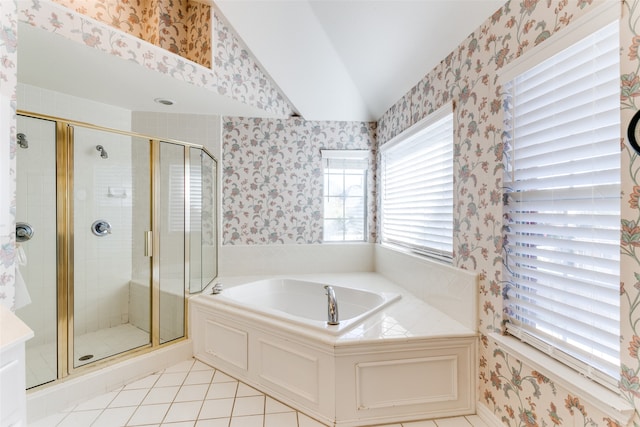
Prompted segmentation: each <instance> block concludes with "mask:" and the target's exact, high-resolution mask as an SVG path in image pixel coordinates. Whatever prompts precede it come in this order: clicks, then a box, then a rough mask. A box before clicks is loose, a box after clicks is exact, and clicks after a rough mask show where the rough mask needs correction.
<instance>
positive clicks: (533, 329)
mask: <svg viewBox="0 0 640 427" xmlns="http://www.w3.org/2000/svg"><path fill="white" fill-rule="evenodd" d="M619 55H620V54H619V37H618V24H617V22H616V23H614V24H610V25H608V26H606V27H605V28H603V29H601V30H599V31H597V32H595V33H593V34H592V35H591V36H589V37H587V38H586V39H583V40H582V41H580V42H578V43H576V44H574V45H572V46H571V47H569V48H568V49H566V50H564V51H562V52H560V53H559V54H557V55H555V56H553V57H552V58H550V59H548V60H547V61H545V62H543V63H540V64H539V65H537V66H535V67H534V68H532V69H530V70H529V71H527V72H525V73H523V74H521V75H519V76H518V77H516V78H515V79H514V80H512V81H511V82H510V83H509V84H507V85H506V89H507V96H506V99H505V103H504V105H505V110H506V111H505V115H506V121H505V126H506V129H505V130H506V134H507V135H509V136H510V139H509V142H508V147H507V150H506V152H505V154H506V156H507V160H506V162H505V166H506V179H505V186H506V187H507V188H508V190H507V205H506V207H505V210H506V211H505V214H506V217H507V218H508V224H507V225H508V227H507V231H506V241H507V245H506V250H507V256H506V260H507V270H508V272H507V280H508V281H509V284H508V286H507V287H506V292H505V304H506V308H507V317H508V321H509V322H508V324H507V330H508V331H509V332H511V333H512V334H514V335H516V336H518V337H520V338H522V339H523V340H525V341H528V342H529V343H531V344H533V345H536V346H538V347H539V348H541V349H543V350H545V351H546V352H548V353H551V354H553V355H554V356H555V357H556V358H558V359H560V360H562V361H564V362H565V363H567V364H569V365H571V366H573V367H574V368H576V369H579V370H580V371H582V372H583V373H584V374H586V375H588V376H589V377H592V378H595V379H597V380H599V381H601V382H603V383H605V384H608V385H611V386H613V387H615V384H616V382H617V380H618V377H619V351H620V326H619V325H620V311H619V303H620V279H619V276H620V272H619V260H620V254H619V245H620V231H619V228H620V111H619V110H620V106H619V102H620V101H619V100H620V90H619V79H620V71H619Z"/></svg>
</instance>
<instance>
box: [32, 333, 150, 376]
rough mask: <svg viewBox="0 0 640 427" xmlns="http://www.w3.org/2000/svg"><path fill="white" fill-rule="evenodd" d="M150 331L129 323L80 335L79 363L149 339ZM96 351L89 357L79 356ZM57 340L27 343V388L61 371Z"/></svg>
mask: <svg viewBox="0 0 640 427" xmlns="http://www.w3.org/2000/svg"><path fill="white" fill-rule="evenodd" d="M149 340H150V337H149V333H148V332H145V331H143V330H142V329H139V328H137V327H135V326H133V325H131V324H129V323H126V324H123V325H118V326H114V327H113V328H106V329H100V330H98V331H95V332H89V333H87V334H84V335H78V336H77V337H76V339H75V343H74V361H75V367H80V366H83V365H86V364H88V363H91V362H95V361H96V360H100V359H104V358H105V357H109V356H112V355H114V354H118V353H122V352H124V351H127V350H130V349H132V348H136V347H141V346H143V345H146V344H148V343H149ZM85 355H92V356H93V357H91V358H90V359H88V360H79V359H80V357H82V356H85ZM55 358H56V342H55V341H52V342H48V343H44V344H38V345H29V342H27V345H26V360H27V369H26V380H27V388H30V387H34V386H36V385H39V384H44V383H46V382H49V381H53V380H54V379H55V378H56V373H57V361H56V359H55Z"/></svg>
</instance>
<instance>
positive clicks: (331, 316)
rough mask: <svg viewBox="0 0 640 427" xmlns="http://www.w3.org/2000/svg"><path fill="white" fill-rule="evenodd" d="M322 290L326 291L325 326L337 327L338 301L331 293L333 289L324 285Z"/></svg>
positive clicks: (333, 293)
mask: <svg viewBox="0 0 640 427" xmlns="http://www.w3.org/2000/svg"><path fill="white" fill-rule="evenodd" d="M324 288H325V289H326V290H327V324H328V325H337V324H339V323H340V320H338V300H337V299H336V294H335V292H334V291H333V287H331V286H329V285H325V287H324Z"/></svg>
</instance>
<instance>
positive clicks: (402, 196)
mask: <svg viewBox="0 0 640 427" xmlns="http://www.w3.org/2000/svg"><path fill="white" fill-rule="evenodd" d="M381 174H382V176H381V188H380V190H381V233H382V243H383V244H390V245H394V246H400V247H402V248H405V249H409V250H411V251H413V252H417V253H420V254H423V255H427V256H430V257H434V258H437V259H440V260H444V261H448V262H451V258H452V253H453V113H452V111H451V106H447V107H446V108H443V109H441V110H438V111H437V112H435V113H433V114H431V115H430V116H429V117H427V118H426V119H425V120H424V121H422V122H420V123H418V124H416V125H414V126H413V127H412V128H410V129H408V130H407V131H405V132H403V133H402V134H400V135H399V136H398V137H396V138H394V139H393V140H391V141H390V142H388V143H387V144H385V145H384V146H383V147H382V168H381Z"/></svg>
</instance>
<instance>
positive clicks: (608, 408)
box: [489, 333, 634, 426]
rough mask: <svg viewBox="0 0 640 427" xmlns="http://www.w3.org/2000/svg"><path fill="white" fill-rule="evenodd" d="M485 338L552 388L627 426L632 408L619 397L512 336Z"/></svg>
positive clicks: (497, 335) (492, 335)
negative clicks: (575, 397) (572, 396)
mask: <svg viewBox="0 0 640 427" xmlns="http://www.w3.org/2000/svg"><path fill="white" fill-rule="evenodd" d="M489 338H490V339H492V340H493V341H494V342H495V343H496V344H497V345H498V346H499V347H500V348H502V349H503V350H505V351H506V352H507V353H509V354H510V355H512V356H514V357H516V358H517V359H519V360H520V361H522V362H523V363H524V364H526V365H528V366H529V367H531V368H533V369H535V370H537V371H539V372H540V373H542V374H543V375H545V376H546V377H548V378H549V379H550V380H551V381H553V382H554V383H555V384H556V385H558V386H560V387H562V388H564V389H566V390H567V391H569V392H571V393H572V394H574V395H577V396H579V397H580V398H581V399H582V400H584V401H585V402H586V403H588V404H590V405H592V406H594V407H595V408H597V409H598V410H599V411H602V412H603V413H604V414H606V415H607V416H608V417H610V418H611V419H613V420H615V421H617V422H618V423H619V424H620V425H622V426H625V425H628V423H629V421H630V420H631V417H632V416H633V413H634V409H633V407H632V406H631V404H629V402H627V401H626V400H624V399H623V398H622V397H621V396H620V395H619V394H617V393H615V392H614V391H612V390H609V389H608V388H606V387H604V386H602V385H600V384H597V383H595V382H594V381H591V380H590V379H588V378H586V377H584V376H582V375H580V374H579V373H578V372H576V371H574V370H573V369H571V368H569V367H567V366H565V365H563V364H562V363H560V362H558V361H557V360H555V359H553V358H551V357H549V356H547V355H546V354H544V353H543V352H541V351H539V350H536V349H535V348H533V347H531V346H530V345H527V344H525V343H523V342H522V341H520V340H518V339H516V338H514V337H511V336H508V335H500V334H496V333H492V334H489Z"/></svg>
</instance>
